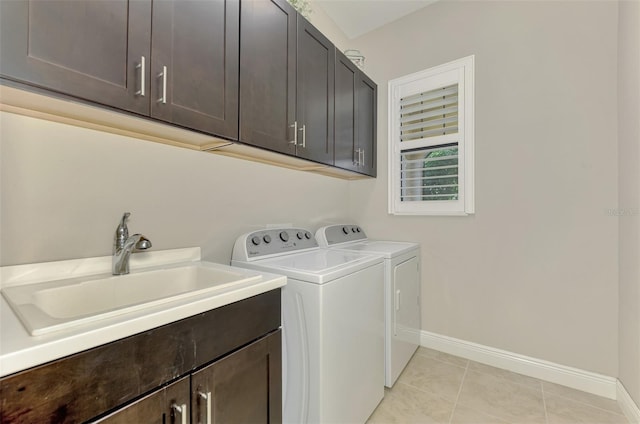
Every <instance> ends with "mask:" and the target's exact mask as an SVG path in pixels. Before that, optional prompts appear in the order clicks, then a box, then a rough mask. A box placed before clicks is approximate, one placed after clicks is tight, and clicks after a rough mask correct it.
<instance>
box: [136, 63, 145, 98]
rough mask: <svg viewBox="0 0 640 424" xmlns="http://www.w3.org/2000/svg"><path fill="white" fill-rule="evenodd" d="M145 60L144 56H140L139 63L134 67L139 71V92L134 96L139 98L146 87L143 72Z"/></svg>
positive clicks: (142, 95)
mask: <svg viewBox="0 0 640 424" xmlns="http://www.w3.org/2000/svg"><path fill="white" fill-rule="evenodd" d="M145 68H146V66H145V58H144V56H140V63H138V64H137V65H136V69H140V90H138V91H136V95H138V96H140V97H144V86H145V85H146V81H145V78H146V77H145V75H146V71H145Z"/></svg>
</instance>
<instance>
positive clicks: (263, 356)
mask: <svg viewBox="0 0 640 424" xmlns="http://www.w3.org/2000/svg"><path fill="white" fill-rule="evenodd" d="M281 337H282V336H281V331H280V330H278V331H276V332H274V333H272V334H271V335H269V336H267V337H264V338H262V339H260V340H258V341H256V342H254V343H252V344H250V345H248V346H246V347H244V348H242V349H240V350H238V351H236V352H234V353H233V354H231V355H229V356H227V357H225V358H223V359H221V360H220V361H217V362H214V363H213V364H211V365H209V366H207V367H205V368H203V369H201V370H200V371H198V372H196V373H194V374H193V375H192V377H191V408H192V420H193V422H194V423H207V424H208V423H280V422H282V378H281V367H282V365H281V360H282V358H281V357H282V347H281V343H282V342H281Z"/></svg>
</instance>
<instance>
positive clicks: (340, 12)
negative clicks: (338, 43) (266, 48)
mask: <svg viewBox="0 0 640 424" xmlns="http://www.w3.org/2000/svg"><path fill="white" fill-rule="evenodd" d="M435 1H437V0H314V1H313V5H314V6H318V7H320V8H322V10H324V11H325V13H326V14H327V15H329V17H330V18H331V19H333V21H334V22H335V23H336V25H338V27H340V29H341V30H342V31H343V32H344V33H345V35H346V36H347V37H349V39H353V38H356V37H359V36H361V35H363V34H366V33H367V32H369V31H372V30H374V29H376V28H379V27H381V26H383V25H385V24H387V23H389V22H392V21H395V20H396V19H399V18H401V17H403V16H405V15H408V14H409V13H412V12H415V11H416V10H418V9H421V8H423V7H425V6H428V5H430V4H431V3H434V2H435Z"/></svg>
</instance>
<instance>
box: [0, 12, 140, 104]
mask: <svg viewBox="0 0 640 424" xmlns="http://www.w3.org/2000/svg"><path fill="white" fill-rule="evenodd" d="M150 17H151V0H93V1H74V0H51V1H38V0H31V1H0V40H1V41H0V73H1V74H2V76H3V77H5V78H9V79H13V80H16V81H20V82H24V83H27V84H31V85H35V86H38V87H43V88H47V89H50V90H54V91H58V92H61V93H64V94H69V95H72V96H76V97H79V98H82V99H86V100H91V101H94V102H97V103H102V104H105V105H108V106H113V107H116V108H120V109H125V110H128V111H132V112H137V113H142V114H147V113H148V111H149V97H148V94H147V93H148V91H149V89H148V87H149V78H148V76H149V74H148V72H149V67H148V66H149V63H148V61H149V46H150V36H151V19H150ZM143 61H144V62H145V63H144V66H143V65H142V62H143ZM143 88H144V90H142V89H143ZM143 94H144V95H143Z"/></svg>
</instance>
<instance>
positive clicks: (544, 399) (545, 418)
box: [540, 381, 549, 424]
mask: <svg viewBox="0 0 640 424" xmlns="http://www.w3.org/2000/svg"><path fill="white" fill-rule="evenodd" d="M540 391H541V392H542V407H543V408H544V422H546V423H547V424H549V415H547V399H546V395H545V394H544V384H543V383H542V381H541V382H540Z"/></svg>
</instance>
